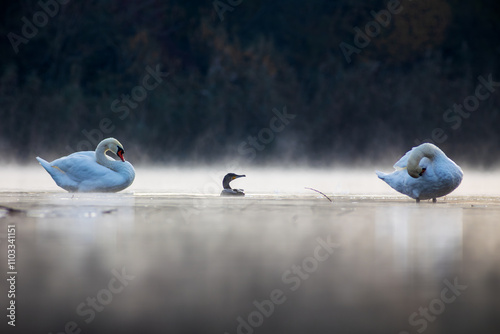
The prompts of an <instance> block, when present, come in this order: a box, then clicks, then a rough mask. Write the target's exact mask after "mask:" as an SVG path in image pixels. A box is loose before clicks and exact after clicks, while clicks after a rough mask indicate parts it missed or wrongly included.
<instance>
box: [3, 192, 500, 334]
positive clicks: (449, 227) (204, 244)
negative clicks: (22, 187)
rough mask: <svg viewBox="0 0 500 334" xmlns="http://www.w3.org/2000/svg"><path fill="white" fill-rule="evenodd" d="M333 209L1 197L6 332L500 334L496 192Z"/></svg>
mask: <svg viewBox="0 0 500 334" xmlns="http://www.w3.org/2000/svg"><path fill="white" fill-rule="evenodd" d="M333 200H334V202H333V203H330V202H329V201H327V200H326V199H325V198H323V197H322V196H321V195H318V194H317V193H314V192H306V193H305V194H286V193H283V192H280V193H275V192H270V193H267V194H253V195H250V196H247V197H245V198H220V197H218V196H216V195H203V194H196V195H189V194H177V193H154V192H151V191H148V192H139V191H136V192H134V193H127V192H125V193H118V194H68V193H64V192H49V193H44V192H34V193H10V192H3V193H1V194H0V203H1V204H2V205H6V206H9V207H15V208H17V209H19V210H20V212H15V213H7V212H6V211H5V210H0V211H1V212H3V217H2V218H0V224H1V225H0V228H1V229H2V233H4V232H5V229H6V225H7V224H15V225H16V227H17V247H18V259H17V261H18V272H19V274H18V283H17V284H18V290H19V294H18V296H17V302H18V305H19V311H18V318H17V320H18V323H17V324H18V327H17V328H16V329H17V330H19V331H21V330H24V331H25V332H39V333H42V332H45V333H48V332H52V333H56V332H57V333H58V332H61V331H64V327H65V326H66V325H67V324H70V325H71V326H73V323H74V324H75V326H78V329H81V330H82V333H111V332H116V333H138V332H162V333H164V332H168V333H176V332H177V333H190V332H192V333H200V332H203V333H226V332H227V333H231V334H232V333H238V332H241V333H247V332H250V331H254V332H255V333H326V332H328V333H368V332H369V333H400V331H407V332H409V333H417V330H424V328H425V333H472V332H480V331H481V330H483V332H491V330H492V328H495V327H494V326H496V328H499V326H498V325H499V324H498V320H497V319H498V309H500V307H499V306H500V305H499V301H498V298H497V296H498V293H499V291H500V287H499V280H500V268H499V263H500V261H499V260H500V259H499V254H500V252H499V251H500V225H499V219H498V218H499V217H500V201H499V199H498V198H496V197H477V196H470V197H466V196H450V197H448V198H447V199H446V200H445V201H443V200H441V201H439V202H438V203H437V204H432V203H430V202H422V203H420V204H419V205H417V204H415V203H414V201H412V200H409V199H406V198H404V197H400V196H395V195H393V194H389V195H377V196H369V195H346V196H333ZM4 237H5V234H3V235H2V238H3V239H2V241H3V240H5V239H4ZM1 245H4V243H3V242H2V243H1ZM325 245H326V246H325ZM0 248H1V249H0V254H1V258H2V268H3V265H4V263H5V259H6V249H5V247H0ZM117 273H118V274H117ZM117 275H118V277H121V278H122V280H123V281H124V282H126V286H124V285H123V286H122V285H120V283H118V282H119V280H116V277H117ZM127 275H129V276H130V275H131V276H133V277H134V278H133V279H128V280H127V279H124V278H123V276H125V277H127ZM114 278H115V280H114V281H113V284H114V285H112V287H114V288H116V289H118V288H123V289H121V290H120V292H117V293H111V292H109V291H111V290H110V285H109V284H110V282H111V281H112V280H113V279H114ZM123 284H125V283H123ZM450 284H451V286H454V285H456V286H458V288H455V290H456V291H455V292H454V291H453V290H451V288H450V287H449V286H450ZM464 287H465V288H464ZM444 289H448V290H446V291H445V290H444ZM118 290H119V289H118ZM443 291H445V293H444V294H443ZM110 296H111V297H110ZM442 296H444V297H442ZM272 297H274V299H272ZM89 298H90V299H89ZM94 298H95V299H94ZM443 298H445V299H446V300H448V301H450V302H444V301H442V299H443ZM452 299H453V301H451V300H452ZM92 300H94V301H95V302H96V304H93V305H95V309H94V308H93V307H94V306H91V305H92V304H91V302H92ZM271 300H275V301H276V303H272V304H269V303H271V302H266V301H271ZM257 305H259V306H257ZM269 305H272V307H271V306H269ZM0 307H1V308H2V309H4V310H5V307H6V299H5V298H1V299H0ZM259 307H260V309H259ZM266 307H267V308H266ZM98 310H100V311H98ZM259 310H260V311H259ZM271 310H272V311H271ZM425 310H428V311H425ZM422 312H431V313H429V314H426V313H422ZM264 313H265V315H264ZM259 314H260V315H259ZM267 315H268V316H267ZM3 325H4V324H2V326H3ZM487 329H489V330H487Z"/></svg>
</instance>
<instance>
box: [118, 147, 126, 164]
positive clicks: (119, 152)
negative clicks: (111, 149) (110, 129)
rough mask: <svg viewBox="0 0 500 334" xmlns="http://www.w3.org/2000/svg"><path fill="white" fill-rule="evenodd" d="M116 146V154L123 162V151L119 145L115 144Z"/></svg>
mask: <svg viewBox="0 0 500 334" xmlns="http://www.w3.org/2000/svg"><path fill="white" fill-rule="evenodd" d="M116 147H117V151H116V155H117V156H119V157H120V159H122V161H123V162H125V158H124V157H123V154H124V153H125V151H124V150H123V148H121V147H120V146H116Z"/></svg>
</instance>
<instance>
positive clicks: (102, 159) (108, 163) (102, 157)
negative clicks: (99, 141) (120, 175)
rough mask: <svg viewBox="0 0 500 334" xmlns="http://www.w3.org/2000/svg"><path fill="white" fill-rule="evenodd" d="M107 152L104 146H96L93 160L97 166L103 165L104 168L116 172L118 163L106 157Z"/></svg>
mask: <svg viewBox="0 0 500 334" xmlns="http://www.w3.org/2000/svg"><path fill="white" fill-rule="evenodd" d="M108 150H109V149H108V148H106V147H105V145H99V146H97V148H96V150H95V160H96V161H97V163H98V164H100V165H103V166H104V167H107V168H109V169H112V170H116V164H117V162H118V161H116V160H113V159H111V158H109V157H108V156H107V155H106V151H108Z"/></svg>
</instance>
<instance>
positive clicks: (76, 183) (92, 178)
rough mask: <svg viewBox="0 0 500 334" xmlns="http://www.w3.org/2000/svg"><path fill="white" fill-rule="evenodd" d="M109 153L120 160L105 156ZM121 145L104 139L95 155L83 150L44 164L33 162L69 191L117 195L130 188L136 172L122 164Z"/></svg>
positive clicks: (123, 161) (115, 141)
mask: <svg viewBox="0 0 500 334" xmlns="http://www.w3.org/2000/svg"><path fill="white" fill-rule="evenodd" d="M108 151H111V152H112V153H114V154H116V155H117V156H118V157H119V158H120V160H115V159H112V158H111V157H109V156H108V155H106V152H108ZM124 153H125V151H124V150H123V145H122V144H120V142H119V141H118V140H116V139H115V138H107V139H104V140H103V141H101V142H100V143H99V145H97V148H96V150H95V152H93V151H82V152H76V153H73V154H70V155H68V156H66V157H62V158H59V159H57V160H54V161H52V162H50V163H49V162H47V161H45V160H43V159H42V158H40V157H37V158H36V159H37V160H38V161H39V162H40V164H41V165H42V167H43V168H45V170H46V171H47V172H48V173H49V174H50V176H52V178H53V179H54V181H55V182H56V184H57V185H58V186H59V187H61V188H63V189H64V190H67V191H69V192H117V191H120V190H123V189H125V188H127V187H128V186H130V185H131V184H132V182H133V181H134V178H135V170H134V167H132V165H131V164H130V163H129V162H127V161H125V158H124Z"/></svg>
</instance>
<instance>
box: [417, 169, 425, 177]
mask: <svg viewBox="0 0 500 334" xmlns="http://www.w3.org/2000/svg"><path fill="white" fill-rule="evenodd" d="M425 171H426V168H422V171H421V172H420V173H419V174H418V175H420V176H422V175H424V173H425Z"/></svg>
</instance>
